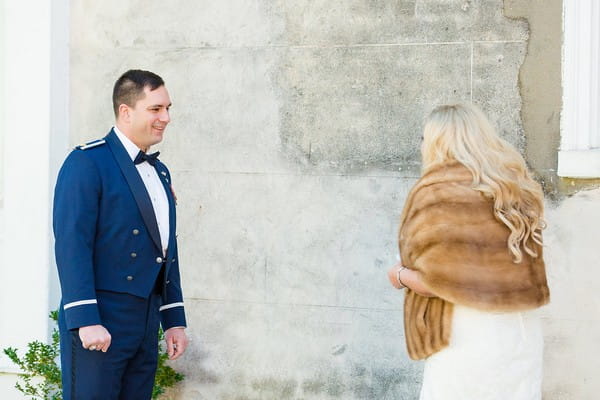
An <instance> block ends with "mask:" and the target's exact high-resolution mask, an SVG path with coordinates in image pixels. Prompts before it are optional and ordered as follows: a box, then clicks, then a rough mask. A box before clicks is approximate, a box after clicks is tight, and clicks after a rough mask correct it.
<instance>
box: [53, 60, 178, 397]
mask: <svg viewBox="0 0 600 400" xmlns="http://www.w3.org/2000/svg"><path fill="white" fill-rule="evenodd" d="M113 107H114V113H115V117H116V125H115V127H114V128H113V129H111V131H110V132H109V133H108V135H107V136H106V137H105V138H104V139H101V140H97V141H94V142H90V143H88V144H86V145H82V146H78V147H77V148H75V150H73V151H72V152H71V153H70V154H69V156H68V157H67V159H66V160H65V162H64V164H63V166H62V168H61V170H60V173H59V175H58V180H57V183H56V189H55V194H54V222H53V226H54V236H55V239H56V244H55V246H56V264H57V266H58V273H59V277H60V284H61V289H62V301H61V305H60V309H59V330H60V344H61V364H62V379H63V391H64V392H63V398H64V400H82V399H99V400H110V399H121V400H136V399H144V400H145V399H150V398H151V393H152V388H153V385H154V375H155V372H156V366H157V356H158V328H159V322H160V323H162V327H163V329H164V330H165V339H166V342H167V343H166V344H167V353H168V354H169V358H170V359H176V358H178V357H179V356H180V355H181V354H183V352H184V351H185V348H186V346H187V336H186V334H185V331H184V328H185V326H186V321H185V314H184V309H183V295H182V292H181V284H180V278H179V258H178V255H177V240H176V233H175V232H176V231H175V197H174V194H173V191H172V186H171V176H170V174H169V171H168V170H167V168H166V166H165V165H164V164H162V163H161V162H160V161H159V160H158V158H157V155H158V153H155V154H147V152H148V150H149V149H150V147H151V146H153V145H155V144H157V143H159V142H160V141H161V140H162V139H163V135H164V132H165V128H166V127H167V125H168V123H169V122H170V117H169V108H170V107H171V99H170V97H169V93H168V92H167V89H166V88H165V86H164V82H163V80H162V78H161V77H159V76H158V75H156V74H154V73H152V72H149V71H141V70H130V71H127V72H126V73H124V74H123V75H122V76H121V77H120V78H119V79H118V80H117V82H116V83H115V86H114V90H113Z"/></svg>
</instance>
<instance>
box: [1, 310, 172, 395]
mask: <svg viewBox="0 0 600 400" xmlns="http://www.w3.org/2000/svg"><path fill="white" fill-rule="evenodd" d="M49 318H50V319H52V320H53V321H54V322H56V321H57V320H58V311H51V312H50V315H49ZM163 339H164V333H163V331H162V329H161V330H160V331H159V335H158V340H159V353H158V368H157V370H156V378H155V379H154V388H153V389H152V398H153V399H158V398H160V396H161V395H162V394H163V393H164V392H165V389H166V388H168V387H171V386H174V385H175V384H176V383H177V382H181V381H182V380H183V378H184V375H183V374H180V373H179V372H177V371H175V370H174V369H173V368H171V367H170V366H168V365H166V361H167V360H168V358H169V356H168V355H167V352H166V350H165V348H164V345H163ZM4 354H6V355H7V356H8V358H10V360H11V361H12V362H13V363H14V364H15V365H17V366H18V367H19V369H20V370H21V371H22V372H21V373H20V374H19V381H18V382H17V383H16V384H15V387H16V388H17V390H19V391H20V392H21V393H23V394H24V395H26V396H29V397H30V398H31V399H32V400H62V382H61V371H60V367H59V366H58V364H57V359H58V357H59V355H60V341H59V333H58V330H57V329H56V326H55V327H54V329H53V330H52V340H51V342H50V344H47V343H42V342H40V341H37V340H36V341H33V342H30V343H28V344H27V352H26V353H25V355H24V356H23V357H19V354H18V353H17V349H15V348H13V347H8V348H6V349H4Z"/></svg>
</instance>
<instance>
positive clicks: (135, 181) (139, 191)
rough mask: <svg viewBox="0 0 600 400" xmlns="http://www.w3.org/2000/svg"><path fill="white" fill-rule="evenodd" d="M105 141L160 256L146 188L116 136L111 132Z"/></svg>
mask: <svg viewBox="0 0 600 400" xmlns="http://www.w3.org/2000/svg"><path fill="white" fill-rule="evenodd" d="M105 140H106V143H107V144H108V147H109V148H110V150H111V151H112V153H113V156H114V157H115V160H116V161H117V164H118V165H119V168H121V172H122V173H123V176H124V177H125V180H126V181H127V184H128V185H129V189H130V190H131V193H132V194H133V198H134V199H135V202H136V203H137V206H138V208H139V210H140V213H141V214H142V218H143V219H144V223H145V224H146V228H147V229H148V232H149V233H150V237H152V241H153V242H154V245H155V246H156V247H157V248H158V250H160V253H161V254H162V246H161V244H160V233H159V231H158V224H157V222H156V215H155V214H154V208H152V202H151V201H150V196H149V195H148V191H147V190H146V186H144V182H143V181H142V178H141V177H140V174H139V173H138V171H137V168H135V165H134V164H133V161H131V158H130V157H129V154H127V151H126V150H125V148H124V147H123V144H122V143H121V141H120V140H119V138H118V137H117V134H116V133H115V132H114V131H113V130H111V131H110V133H109V134H108V135H107V136H106V138H105ZM170 203H171V201H170V200H169V208H170V207H171V204H170Z"/></svg>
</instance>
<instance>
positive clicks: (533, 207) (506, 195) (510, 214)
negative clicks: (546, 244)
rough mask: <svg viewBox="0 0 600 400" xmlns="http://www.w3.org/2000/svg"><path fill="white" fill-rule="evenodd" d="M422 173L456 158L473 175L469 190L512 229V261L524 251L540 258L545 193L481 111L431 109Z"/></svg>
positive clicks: (459, 106)
mask: <svg viewBox="0 0 600 400" xmlns="http://www.w3.org/2000/svg"><path fill="white" fill-rule="evenodd" d="M421 154H422V156H423V173H426V172H427V171H428V170H430V169H431V168H434V167H435V166H436V165H438V164H440V163H443V162H446V161H449V160H456V161H458V162H460V163H461V164H463V165H464V166H465V167H467V168H468V169H469V171H471V173H472V174H473V188H474V189H475V190H478V191H480V192H481V193H483V194H484V195H485V196H486V197H488V198H491V199H493V200H494V214H495V215H496V218H498V219H499V220H500V221H502V222H503V223H504V224H505V225H506V226H507V227H508V228H509V229H510V231H511V233H510V235H509V237H508V243H507V245H508V249H509V250H510V252H511V253H512V254H513V260H514V262H515V263H520V262H521V260H522V259H523V252H522V250H524V251H525V252H526V253H527V254H529V255H530V256H531V257H538V255H539V254H538V252H537V251H536V248H538V247H537V246H535V244H534V243H536V244H538V245H539V246H542V229H544V228H545V222H544V220H543V211H544V204H543V196H544V195H543V192H542V189H541V187H540V185H539V184H538V183H537V182H536V181H534V180H533V178H532V177H531V174H530V173H529V171H528V169H527V166H526V165H525V160H523V157H522V156H521V154H520V153H519V152H518V151H517V150H516V149H515V148H514V147H513V146H512V145H510V144H509V143H508V142H506V141H505V140H503V139H502V138H500V137H499V136H498V135H497V134H496V132H495V130H494V128H493V127H492V125H491V123H490V122H489V120H488V119H487V118H486V116H485V115H484V114H483V112H482V111H481V110H480V109H479V108H477V107H476V106H474V105H472V104H452V105H443V106H439V107H437V108H435V109H434V110H433V111H432V112H431V114H430V115H429V117H428V118H427V120H426V123H425V128H424V131H423V144H422V146H421Z"/></svg>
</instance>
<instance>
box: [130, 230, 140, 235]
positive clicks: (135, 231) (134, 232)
mask: <svg viewBox="0 0 600 400" xmlns="http://www.w3.org/2000/svg"><path fill="white" fill-rule="evenodd" d="M131 233H133V234H134V235H138V234H139V233H140V231H139V230H137V229H134V230H133V231H131Z"/></svg>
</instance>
